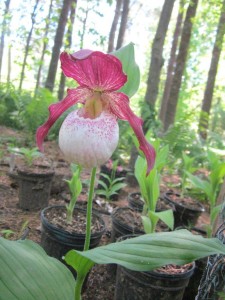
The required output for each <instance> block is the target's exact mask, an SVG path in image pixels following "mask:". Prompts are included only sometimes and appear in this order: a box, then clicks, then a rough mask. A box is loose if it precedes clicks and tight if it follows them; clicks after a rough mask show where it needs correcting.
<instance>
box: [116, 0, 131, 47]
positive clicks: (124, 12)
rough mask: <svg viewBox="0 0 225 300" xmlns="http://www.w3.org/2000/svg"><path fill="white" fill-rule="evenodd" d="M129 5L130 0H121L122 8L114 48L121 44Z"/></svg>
mask: <svg viewBox="0 0 225 300" xmlns="http://www.w3.org/2000/svg"><path fill="white" fill-rule="evenodd" d="M129 5H130V0H123V10H122V15H121V21H120V29H119V34H118V39H117V44H116V49H119V48H121V47H122V45H123V41H124V36H125V32H126V28H127V20H128V15H129Z"/></svg>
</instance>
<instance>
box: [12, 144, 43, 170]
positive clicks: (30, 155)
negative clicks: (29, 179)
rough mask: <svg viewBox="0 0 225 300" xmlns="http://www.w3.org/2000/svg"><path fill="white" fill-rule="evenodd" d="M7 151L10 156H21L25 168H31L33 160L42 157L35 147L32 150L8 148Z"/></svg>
mask: <svg viewBox="0 0 225 300" xmlns="http://www.w3.org/2000/svg"><path fill="white" fill-rule="evenodd" d="M8 150H9V151H10V152H11V153H12V154H18V155H23V156H24V160H25V163H26V165H27V166H29V167H31V166H32V164H33V161H34V159H35V158H37V157H40V156H42V155H43V154H42V153H41V152H40V151H39V150H38V148H37V147H34V148H24V147H22V148H11V147H9V148H8Z"/></svg>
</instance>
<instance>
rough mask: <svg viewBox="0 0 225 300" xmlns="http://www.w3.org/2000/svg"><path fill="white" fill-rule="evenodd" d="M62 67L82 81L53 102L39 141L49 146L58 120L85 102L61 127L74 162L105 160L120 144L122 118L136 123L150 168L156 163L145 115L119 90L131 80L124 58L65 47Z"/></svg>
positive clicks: (62, 145)
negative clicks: (137, 112)
mask: <svg viewBox="0 0 225 300" xmlns="http://www.w3.org/2000/svg"><path fill="white" fill-rule="evenodd" d="M60 60H61V68H62V70H63V72H64V74H65V76H67V77H71V78H73V79H74V80H75V81H76V82H77V83H78V84H79V86H78V87H77V88H75V89H69V90H68V91H67V96H66V97H65V98H64V99H63V100H62V101H60V102H58V103H54V104H52V105H50V107H49V112H50V114H49V118H48V120H47V121H46V122H45V123H44V124H43V125H42V126H41V127H39V128H38V130H37V134H36V140H37V145H38V147H39V149H40V150H41V151H43V141H44V138H45V136H46V135H47V134H48V131H49V129H50V128H51V126H52V125H53V124H54V123H55V121H56V120H57V119H58V118H59V117H60V116H61V115H62V114H63V113H64V112H65V111H66V110H67V109H68V108H70V107H71V106H73V105H74V104H77V103H81V104H82V107H81V108H79V109H77V110H74V111H72V112H71V113H70V114H69V115H68V116H67V117H66V119H65V120H64V122H63V124H62V126H61V128H60V132H59V147H60V149H61V151H62V152H63V154H64V155H65V158H66V159H67V160H68V161H69V162H73V163H76V164H79V165H81V166H83V167H87V168H92V167H96V166H99V165H101V164H103V163H105V162H106V161H107V160H108V159H109V158H110V157H111V155H112V153H113V152H114V150H115V149H116V147H117V145H118V140H119V127H118V123H117V119H121V120H125V121H128V122H129V123H130V126H131V127H132V129H133V131H134V133H135V135H136V136H137V139H138V141H139V145H140V150H141V151H142V152H143V153H144V155H145V157H146V160H147V164H148V169H147V173H149V172H150V170H151V169H152V168H153V166H154V161H155V150H154V148H153V147H152V146H151V145H150V144H149V143H148V142H147V140H146V139H145V136H144V133H143V130H142V124H143V121H142V119H141V118H139V117H138V116H136V115H135V114H134V113H133V112H132V110H131V108H130V106H129V98H128V96H127V95H125V94H124V93H121V92H117V91H118V90H119V89H120V88H121V87H122V86H123V85H124V84H125V83H126V81H127V76H126V74H124V72H123V70H122V63H121V61H120V60H119V59H118V58H117V57H115V56H114V55H111V54H104V53H102V52H99V51H91V50H84V49H83V50H80V51H78V52H76V53H74V54H68V53H66V52H63V53H61V55H60Z"/></svg>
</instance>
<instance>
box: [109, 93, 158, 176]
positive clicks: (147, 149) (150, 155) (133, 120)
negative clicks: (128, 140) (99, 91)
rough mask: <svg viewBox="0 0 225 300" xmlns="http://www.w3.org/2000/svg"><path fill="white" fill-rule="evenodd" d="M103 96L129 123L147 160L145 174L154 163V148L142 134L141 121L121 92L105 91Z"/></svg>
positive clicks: (122, 118)
mask: <svg viewBox="0 0 225 300" xmlns="http://www.w3.org/2000/svg"><path fill="white" fill-rule="evenodd" d="M105 97H106V98H107V99H108V100H109V101H110V109H111V111H112V113H113V114H115V115H116V116H117V117H118V118H119V119H121V120H126V121H128V122H129V123H130V126H131V127H132V129H133V131H134V133H135V135H136V137H137V139H138V141H139V145H140V146H139V148H140V150H141V151H142V152H143V153H144V155H145V157H146V160H147V165H148V168H147V174H149V172H150V171H151V170H152V168H153V167H154V164H155V156H156V153H155V149H154V148H153V147H152V145H151V144H149V143H148V142H147V140H146V138H145V136H144V132H143V129H142V124H143V121H142V119H141V118H139V117H137V116H136V115H135V114H134V113H133V112H132V110H131V108H130V106H129V98H128V97H127V96H126V95H125V94H123V93H116V92H115V93H106V94H105Z"/></svg>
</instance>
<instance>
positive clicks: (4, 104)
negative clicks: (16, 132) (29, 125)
mask: <svg viewBox="0 0 225 300" xmlns="http://www.w3.org/2000/svg"><path fill="white" fill-rule="evenodd" d="M18 103H19V97H18V94H17V93H16V90H15V88H14V86H13V85H11V84H3V83H1V84H0V125H4V126H8V127H12V128H15V129H21V128H22V126H21V123H20V121H19V120H18V119H17V118H15V116H14V115H15V113H16V112H18Z"/></svg>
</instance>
